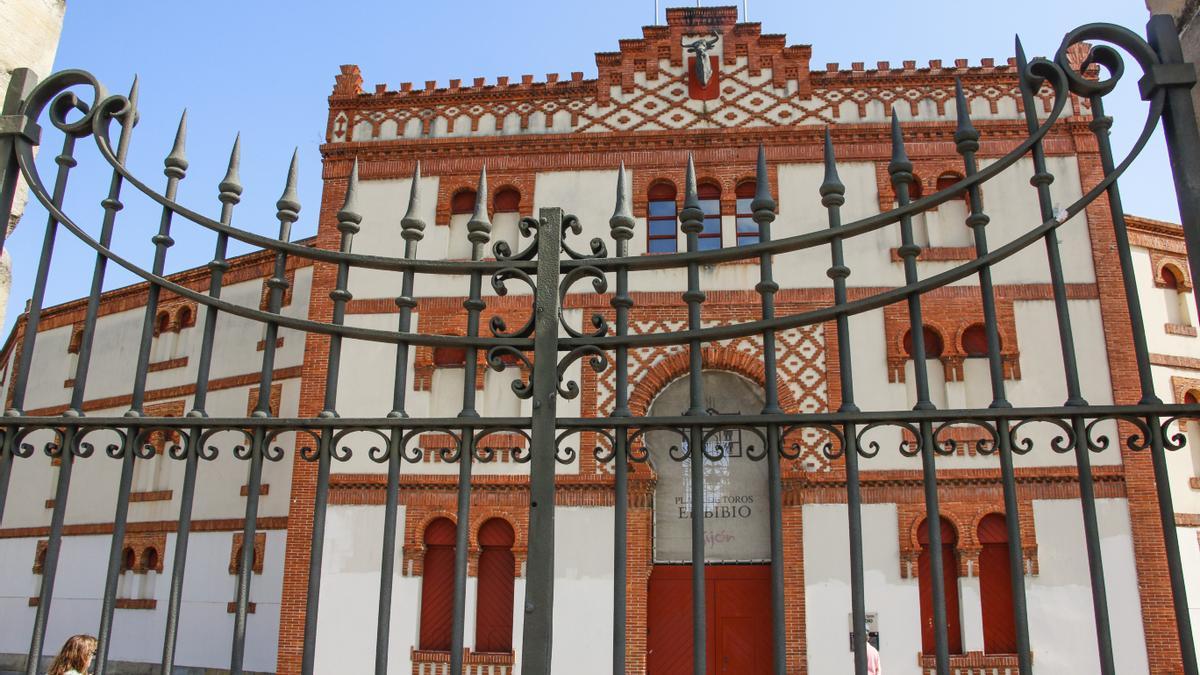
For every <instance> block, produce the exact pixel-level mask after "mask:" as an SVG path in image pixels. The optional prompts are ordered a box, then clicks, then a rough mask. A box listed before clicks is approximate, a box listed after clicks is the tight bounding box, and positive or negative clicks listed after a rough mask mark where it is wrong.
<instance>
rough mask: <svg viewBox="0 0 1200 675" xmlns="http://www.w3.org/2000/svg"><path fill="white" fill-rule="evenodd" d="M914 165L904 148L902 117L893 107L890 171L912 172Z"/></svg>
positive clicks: (891, 172) (893, 172) (899, 172)
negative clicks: (901, 126)
mask: <svg viewBox="0 0 1200 675" xmlns="http://www.w3.org/2000/svg"><path fill="white" fill-rule="evenodd" d="M912 170H913V165H912V162H911V161H910V160H909V159H908V153H907V152H906V151H905V149H904V134H903V133H901V131H900V117H899V116H898V115H897V114H896V109H895V108H892V161H891V162H888V173H889V174H892V175H893V176H894V175H896V174H901V173H904V174H910V176H911V174H912Z"/></svg>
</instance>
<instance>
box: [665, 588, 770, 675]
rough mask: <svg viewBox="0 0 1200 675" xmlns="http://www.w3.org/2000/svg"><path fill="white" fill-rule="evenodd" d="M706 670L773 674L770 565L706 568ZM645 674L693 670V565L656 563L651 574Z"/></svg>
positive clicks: (683, 674) (670, 674)
mask: <svg viewBox="0 0 1200 675" xmlns="http://www.w3.org/2000/svg"><path fill="white" fill-rule="evenodd" d="M704 589H705V593H704V595H705V603H704V604H705V609H706V610H707V611H706V616H707V621H706V625H707V626H708V640H707V642H708V649H707V650H706V651H705V653H706V654H707V656H708V664H707V669H706V670H707V672H710V673H731V674H732V673H737V674H738V675H760V674H761V675H766V674H767V673H770V672H771V566H770V565H708V566H706V567H705V569H704ZM648 619H649V621H648V626H649V631H648V633H649V634H648V635H647V638H648V639H647V648H648V654H647V658H646V665H647V672H649V673H650V675H688V674H689V673H691V672H692V567H691V565H655V566H654V571H653V572H652V573H651V574H650V593H649V607H648Z"/></svg>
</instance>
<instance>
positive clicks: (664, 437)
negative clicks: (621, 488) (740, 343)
mask: <svg viewBox="0 0 1200 675" xmlns="http://www.w3.org/2000/svg"><path fill="white" fill-rule="evenodd" d="M703 377H704V395H705V405H706V407H708V408H710V409H713V410H716V411H720V412H721V413H725V414H737V413H751V414H752V413H757V412H759V411H760V410H762V405H763V404H762V394H761V391H760V390H759V388H758V387H757V386H756V385H754V384H752V383H751V382H749V381H747V380H745V379H743V378H742V377H739V376H737V375H734V374H732V373H725V372H705V373H704V374H703ZM688 397H689V392H688V378H687V377H684V378H682V379H679V380H676V381H675V382H672V383H671V384H670V385H668V386H667V388H666V389H664V390H663V392H662V393H661V394H660V395H659V396H658V398H656V399H655V400H654V404H653V405H652V406H651V414H652V415H678V414H680V412H681V411H683V410H686V409H687V408H688ZM646 444H647V446H648V447H649V449H650V457H651V461H652V462H653V464H654V469H655V471H656V472H657V474H658V485H657V487H656V489H655V493H654V559H655V561H656V562H691V560H692V510H693V504H692V464H691V463H692V461H693V460H692V459H691V458H689V459H686V460H683V461H679V460H677V459H673V458H672V457H671V452H672V451H671V448H672V447H675V448H676V450H675V453H676V454H679V453H681V452H685V451H686V450H687V444H686V441H685V439H683V438H682V437H680V436H679V434H674V433H672V432H669V431H653V432H650V433H647V434H646ZM707 446H708V448H707V449H708V454H711V455H715V454H718V451H719V454H720V456H721V457H720V459H717V460H710V459H705V460H704V461H703V474H704V479H703V481H704V484H703V494H704V501H703V505H702V508H703V514H704V559H705V560H706V561H708V562H735V561H746V562H751V561H753V562H760V561H765V560H769V559H770V557H771V539H770V515H769V514H770V511H769V507H768V503H767V465H766V462H765V461H762V460H757V461H756V460H752V459H750V457H749V454H750V451H751V449H752V448H754V449H756V450H757V451H758V452H759V453H761V452H762V440H761V439H760V438H759V437H758V435H757V434H755V433H754V431H752V430H741V429H722V430H720V431H718V432H717V433H716V434H714V435H713V436H712V437H711V438H710V439H709V441H708V443H707Z"/></svg>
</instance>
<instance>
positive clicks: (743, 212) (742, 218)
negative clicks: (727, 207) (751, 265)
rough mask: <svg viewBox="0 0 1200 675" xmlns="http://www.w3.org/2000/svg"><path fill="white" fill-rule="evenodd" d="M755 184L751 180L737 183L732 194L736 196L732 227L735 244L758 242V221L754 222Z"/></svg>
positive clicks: (743, 244) (744, 244) (742, 244)
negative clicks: (734, 234)
mask: <svg viewBox="0 0 1200 675" xmlns="http://www.w3.org/2000/svg"><path fill="white" fill-rule="evenodd" d="M756 189H757V184H756V183H755V182H754V181H752V180H744V181H742V182H740V183H738V184H737V188H735V189H734V196H736V197H737V214H736V218H735V220H734V227H736V228H737V245H738V246H746V245H748V244H757V243H758V242H759V230H758V223H756V222H754V208H753V207H752V206H751V205H752V204H753V203H754V192H755V190H756Z"/></svg>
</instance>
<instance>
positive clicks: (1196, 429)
mask: <svg viewBox="0 0 1200 675" xmlns="http://www.w3.org/2000/svg"><path fill="white" fill-rule="evenodd" d="M1183 402H1184V403H1186V404H1188V405H1196V403H1200V392H1198V391H1196V390H1194V389H1193V390H1192V391H1189V392H1187V393H1186V394H1184V395H1183ZM1180 424H1181V425H1182V422H1181V423H1180ZM1187 445H1188V448H1190V449H1191V451H1192V475H1193V476H1198V477H1200V422H1197V421H1195V420H1192V421H1189V422H1188V423H1187Z"/></svg>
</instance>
